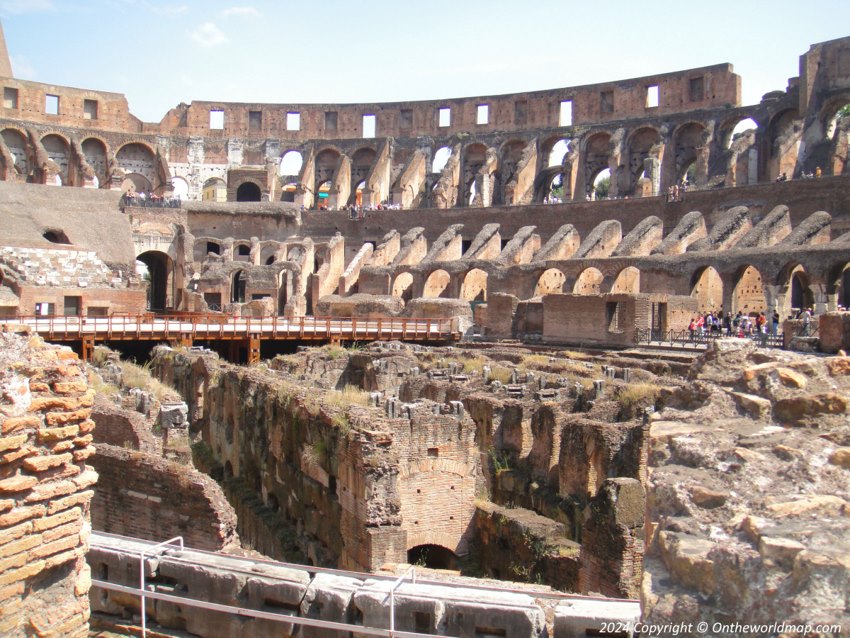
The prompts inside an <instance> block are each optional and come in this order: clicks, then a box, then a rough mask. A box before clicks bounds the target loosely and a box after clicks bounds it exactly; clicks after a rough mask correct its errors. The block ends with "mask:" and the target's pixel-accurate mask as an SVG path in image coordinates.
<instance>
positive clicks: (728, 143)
mask: <svg viewBox="0 0 850 638" xmlns="http://www.w3.org/2000/svg"><path fill="white" fill-rule="evenodd" d="M758 129H759V123H758V122H757V121H756V120H755V119H753V118H752V117H750V116H749V115H746V114H740V115H736V116H735V117H731V118H729V119H728V120H726V121H725V122H723V123H722V124H721V125H720V126H719V127H718V131H719V134H720V146H721V147H722V148H723V149H724V150H728V149H730V148H732V144H733V143H734V142H735V141H736V140H737V139H740V137H741V136H742V135H744V134H745V133H746V132H747V131H758Z"/></svg>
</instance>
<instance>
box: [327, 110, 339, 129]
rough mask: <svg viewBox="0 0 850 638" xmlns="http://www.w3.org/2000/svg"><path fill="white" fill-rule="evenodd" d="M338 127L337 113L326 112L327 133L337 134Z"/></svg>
mask: <svg viewBox="0 0 850 638" xmlns="http://www.w3.org/2000/svg"><path fill="white" fill-rule="evenodd" d="M336 127H337V112H336V111H325V131H329V132H335V131H336Z"/></svg>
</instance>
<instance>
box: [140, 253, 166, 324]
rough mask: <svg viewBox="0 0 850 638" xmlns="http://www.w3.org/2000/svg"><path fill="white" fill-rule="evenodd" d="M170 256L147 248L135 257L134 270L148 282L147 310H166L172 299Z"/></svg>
mask: <svg viewBox="0 0 850 638" xmlns="http://www.w3.org/2000/svg"><path fill="white" fill-rule="evenodd" d="M173 270H174V269H173V261H172V259H171V257H169V256H168V255H166V254H165V253H163V252H160V251H158V250H149V251H147V252H144V253H142V254H141V255H139V256H138V257H136V272H138V273H139V275H141V277H142V278H143V279H144V280H145V281H147V283H148V294H147V305H148V309H149V310H155V311H156V310H166V309H167V308H170V307H171V306H172V304H173V300H174V290H173V287H174V272H173Z"/></svg>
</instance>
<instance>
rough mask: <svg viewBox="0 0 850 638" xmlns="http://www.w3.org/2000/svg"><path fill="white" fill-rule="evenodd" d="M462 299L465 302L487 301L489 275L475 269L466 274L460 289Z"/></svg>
mask: <svg viewBox="0 0 850 638" xmlns="http://www.w3.org/2000/svg"><path fill="white" fill-rule="evenodd" d="M460 298H461V299H463V300H465V301H487V273H486V272H485V271H484V270H481V269H480V268H473V269H472V270H470V271H469V272H467V273H466V276H464V278H463V284H461V287H460Z"/></svg>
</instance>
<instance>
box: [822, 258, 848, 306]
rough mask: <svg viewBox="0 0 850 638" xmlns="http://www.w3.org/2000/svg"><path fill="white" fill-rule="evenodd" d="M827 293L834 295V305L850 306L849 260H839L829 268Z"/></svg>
mask: <svg viewBox="0 0 850 638" xmlns="http://www.w3.org/2000/svg"><path fill="white" fill-rule="evenodd" d="M827 294H828V295H835V305H836V306H841V307H842V308H845V309H847V308H850V262H839V263H838V264H835V265H834V266H832V267H831V268H830V269H829V281H828V286H827Z"/></svg>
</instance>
